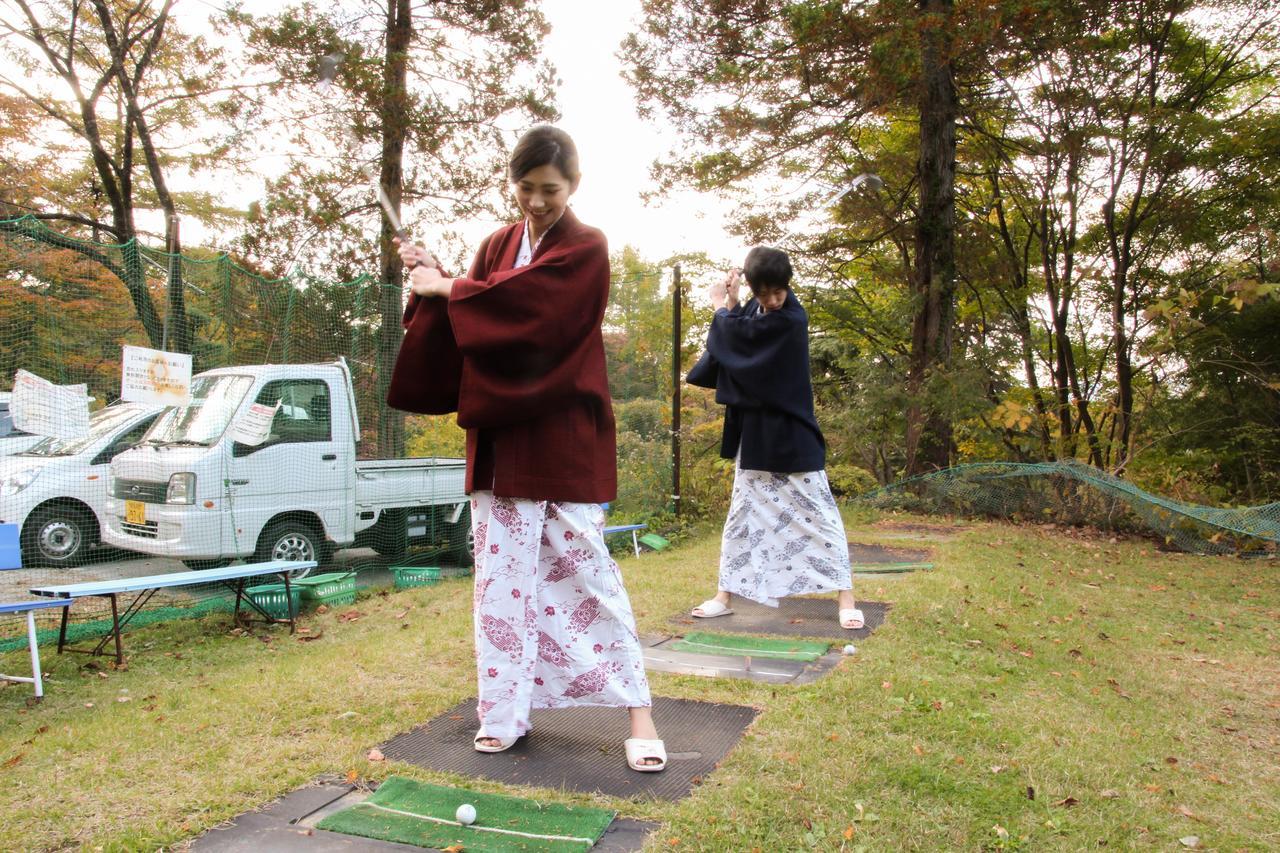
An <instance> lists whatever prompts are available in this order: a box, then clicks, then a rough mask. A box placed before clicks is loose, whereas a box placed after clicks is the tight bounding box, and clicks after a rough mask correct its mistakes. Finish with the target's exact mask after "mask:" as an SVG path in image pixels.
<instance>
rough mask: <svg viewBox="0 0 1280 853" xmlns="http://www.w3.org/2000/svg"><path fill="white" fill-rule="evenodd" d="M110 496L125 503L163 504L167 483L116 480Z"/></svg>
mask: <svg viewBox="0 0 1280 853" xmlns="http://www.w3.org/2000/svg"><path fill="white" fill-rule="evenodd" d="M114 482H115V485H114V486H113V488H112V492H111V494H112V495H114V496H115V497H117V498H119V499H121V500H126V501H142V502H143V503H148V504H162V503H164V498H165V492H166V491H167V490H168V484H167V483H151V482H148V481H146V480H121V479H116V480H115V481H114Z"/></svg>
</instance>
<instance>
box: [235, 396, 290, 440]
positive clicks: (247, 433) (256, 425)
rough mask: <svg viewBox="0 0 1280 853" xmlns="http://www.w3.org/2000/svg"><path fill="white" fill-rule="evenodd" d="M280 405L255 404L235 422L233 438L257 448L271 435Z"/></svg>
mask: <svg viewBox="0 0 1280 853" xmlns="http://www.w3.org/2000/svg"><path fill="white" fill-rule="evenodd" d="M279 409H280V404H279V403H278V402H277V403H276V404H275V405H274V406H268V405H267V404H266V403H254V404H253V405H252V406H250V407H249V411H247V412H245V413H244V416H243V417H241V418H240V419H239V420H237V421H236V422H235V425H234V426H233V427H232V428H231V437H232V438H233V439H234V440H236V441H238V442H240V443H241V444H248V445H251V446H253V447H257V446H258V445H259V444H262V442H264V441H266V440H267V436H269V435H271V423H272V421H274V420H275V418H276V412H277V411H279Z"/></svg>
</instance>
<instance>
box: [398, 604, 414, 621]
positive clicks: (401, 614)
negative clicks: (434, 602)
mask: <svg viewBox="0 0 1280 853" xmlns="http://www.w3.org/2000/svg"><path fill="white" fill-rule="evenodd" d="M412 609H413V608H412V607H410V608H408V609H406V610H404V611H403V612H400V613H397V614H396V618H397V619H403V618H404V617H406V616H408V615H409V611H410V610H412Z"/></svg>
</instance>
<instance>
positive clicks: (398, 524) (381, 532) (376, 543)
mask: <svg viewBox="0 0 1280 853" xmlns="http://www.w3.org/2000/svg"><path fill="white" fill-rule="evenodd" d="M408 518H409V511H408V510H403V509H389V510H387V511H386V512H384V513H383V516H382V518H380V519H378V529H377V530H376V531H374V533H373V539H372V541H371V542H370V543H369V544H370V545H371V546H372V547H373V550H374V551H376V552H378V553H379V554H380V555H382V556H383V557H390V558H391V559H393V560H398V559H400V558H401V557H403V556H404V555H405V553H406V552H407V551H408V550H409V533H408V531H407V530H406V529H405V524H406V523H407V521H408Z"/></svg>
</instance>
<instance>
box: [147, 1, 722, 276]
mask: <svg viewBox="0 0 1280 853" xmlns="http://www.w3.org/2000/svg"><path fill="white" fill-rule="evenodd" d="M288 3H289V0H258V3H256V4H254V5H253V8H254V10H255V11H258V12H265V11H267V10H268V9H269V8H271V7H274V6H284V5H287V4H288ZM541 5H542V9H543V14H544V15H545V16H546V18H547V20H548V22H549V23H550V24H551V27H552V31H551V34H550V35H549V36H548V37H547V39H546V40H545V41H544V43H543V56H544V57H545V58H547V59H548V60H550V61H551V63H552V64H553V65H554V66H555V68H556V71H557V74H558V76H559V77H560V79H561V80H562V81H563V85H561V86H560V88H559V89H558V91H557V93H556V105H557V106H558V107H559V109H560V111H561V113H562V119H561V120H560V121H559V122H558V123H557V124H558V125H559V126H560V127H562V128H564V129H565V130H566V131H568V133H569V134H570V135H571V136H572V137H573V138H574V141H575V142H577V144H578V153H579V156H580V159H581V164H582V172H583V178H582V184H581V186H580V188H579V190H578V192H577V194H576V195H575V196H574V198H573V202H572V204H573V208H574V211H575V212H576V213H577V214H578V216H579V218H581V219H582V220H583V221H584V222H586V223H588V224H590V225H594V226H596V227H597V228H600V229H602V230H603V231H604V232H605V234H606V235H607V236H608V238H609V244H610V247H611V248H613V249H621V248H622V247H623V246H625V245H631V246H634V247H636V248H637V249H639V250H640V255H641V257H642V258H644V259H645V260H649V261H659V260H662V259H665V258H667V257H670V256H671V255H673V254H676V253H680V252H706V253H707V254H708V255H709V256H710V257H711V258H712V259H714V260H717V261H723V262H724V263H726V264H729V263H734V264H738V263H741V260H742V257H743V256H744V255H745V254H746V249H747V247H746V246H744V245H742V243H741V242H740V241H739V240H737V239H735V238H733V237H732V236H731V235H729V234H728V232H727V231H726V230H725V228H724V225H723V221H724V220H723V211H724V210H725V209H726V208H725V203H724V202H722V201H720V200H719V199H716V198H714V197H711V196H705V195H701V194H698V193H693V192H687V191H685V192H680V193H676V194H673V195H671V196H669V197H667V198H665V199H662V200H658V201H654V202H652V203H651V204H650V205H646V204H645V203H644V202H643V201H642V200H641V194H642V193H644V192H646V191H648V190H651V189H653V187H654V184H653V181H652V180H651V179H650V176H649V168H650V165H651V164H652V163H653V161H654V159H655V158H657V157H660V156H662V155H663V154H665V153H666V152H667V151H669V150H671V149H672V148H675V147H678V144H679V142H678V139H677V137H676V134H675V133H674V132H673V131H672V130H670V129H669V128H667V127H665V126H662V127H658V126H655V125H653V124H650V123H648V122H644V121H642V120H641V119H640V117H639V116H638V115H637V114H636V108H635V96H634V93H633V92H632V90H631V87H630V86H629V85H628V84H627V82H626V81H625V80H624V79H623V78H622V63H621V62H620V61H619V59H618V58H617V56H616V55H615V54H616V53H617V52H618V50H619V46H620V44H621V42H622V39H623V38H624V37H625V36H626V35H627V34H628V33H629V32H632V31H633V30H635V29H636V28H637V27H636V26H635V24H634V23H633V22H634V21H635V20H637V19H638V18H639V16H640V0H607V2H600V0H542V3H541ZM216 9H217V4H216V0H215V2H209V0H188V2H180V3H178V4H177V5H176V6H175V8H174V12H173V14H174V17H175V19H176V20H177V21H178V22H179V24H180V25H181V26H182V27H183V28H184V29H188V30H198V29H201V28H203V27H204V26H205V25H206V24H205V21H206V20H207V18H208V16H209V15H210V14H212V13H214V11H215V10H216ZM512 141H513V142H514V137H513V139H512ZM261 162H262V165H263V169H264V172H266V171H270V170H271V168H272V165H273V164H275V163H277V162H279V163H283V158H282V157H279V156H278V155H268V156H266V157H264V158H263V159H262V161H261ZM266 177H269V175H267V174H265V173H264V175H263V178H264V179H265V178H266ZM200 180H203V179H200ZM231 185H235V189H231ZM227 186H228V190H229V191H230V192H231V193H232V194H234V195H235V196H236V197H235V198H228V199H227V201H228V202H229V203H231V204H232V205H235V206H247V205H248V204H249V202H250V201H253V200H254V199H257V198H260V197H261V195H262V184H261V183H260V182H258V181H255V180H253V179H252V178H250V179H249V180H248V181H244V180H240V179H237V180H233V181H231V182H229V184H228V185H227ZM240 196H243V197H240ZM409 216H410V217H411V216H412V213H411V212H410V213H409ZM152 225H153V223H151V222H150V221H149V220H148V221H146V222H145V223H144V227H152ZM406 225H407V226H409V228H410V231H413V230H414V229H413V223H412V222H411V221H409V220H408V219H407V220H406ZM458 226H459V231H461V232H462V233H464V234H466V235H468V239H473V240H474V241H475V242H479V240H480V239H481V238H482V237H483V236H484V235H485V234H487V233H488V232H489V231H490V230H492V228H493V227H494V226H495V223H493V222H475V223H458ZM155 227H156V229H158V230H162V226H161V224H159V223H158V222H157V223H156V224H155ZM217 241H218V238H217V237H216V236H215V235H211V234H208V233H206V232H204V231H203V229H201V228H200V226H199V224H198V223H195V222H191V223H187V222H184V223H183V242H184V243H185V244H187V245H193V244H195V243H199V242H206V243H208V242H214V243H216V242H217ZM473 248H474V247H469V248H468V249H467V250H466V252H465V253H464V254H466V255H468V256H469V255H470V252H471V251H472V250H473ZM444 254H446V255H447V254H452V253H451V252H449V250H448V249H446V250H445V252H444Z"/></svg>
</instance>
